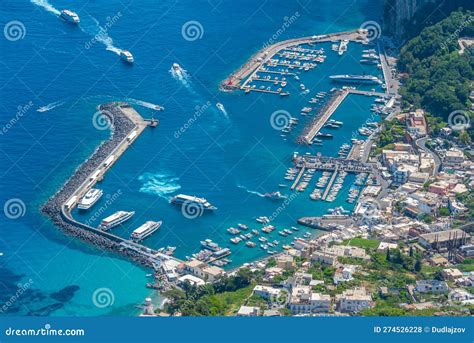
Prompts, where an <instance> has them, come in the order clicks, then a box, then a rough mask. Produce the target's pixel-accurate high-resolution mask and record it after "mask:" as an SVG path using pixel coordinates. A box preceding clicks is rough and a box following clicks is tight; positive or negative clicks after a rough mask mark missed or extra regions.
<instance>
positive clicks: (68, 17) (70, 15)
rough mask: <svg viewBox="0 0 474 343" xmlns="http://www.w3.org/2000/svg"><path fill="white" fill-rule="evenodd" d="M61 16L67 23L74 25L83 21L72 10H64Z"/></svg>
mask: <svg viewBox="0 0 474 343" xmlns="http://www.w3.org/2000/svg"><path fill="white" fill-rule="evenodd" d="M59 16H60V17H61V18H62V19H64V20H65V21H67V22H69V23H72V24H79V22H80V21H81V20H80V19H79V16H78V15H77V13H76V12H73V11H70V10H62V11H61V14H60V15H59Z"/></svg>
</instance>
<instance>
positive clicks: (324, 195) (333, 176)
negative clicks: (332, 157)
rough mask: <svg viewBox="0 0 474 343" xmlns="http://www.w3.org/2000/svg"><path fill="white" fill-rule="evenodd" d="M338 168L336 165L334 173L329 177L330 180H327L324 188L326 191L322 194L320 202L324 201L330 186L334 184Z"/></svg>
mask: <svg viewBox="0 0 474 343" xmlns="http://www.w3.org/2000/svg"><path fill="white" fill-rule="evenodd" d="M338 168H339V165H336V169H334V173H333V174H332V176H331V180H329V183H328V186H327V187H326V190H325V191H324V194H323V196H322V197H321V200H326V198H327V196H328V193H329V191H330V190H331V187H332V184H333V183H334V180H335V179H336V176H337V170H338Z"/></svg>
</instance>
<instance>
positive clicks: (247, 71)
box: [220, 30, 367, 91]
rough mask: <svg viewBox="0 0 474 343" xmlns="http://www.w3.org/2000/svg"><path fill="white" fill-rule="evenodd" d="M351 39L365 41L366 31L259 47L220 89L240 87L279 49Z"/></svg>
mask: <svg viewBox="0 0 474 343" xmlns="http://www.w3.org/2000/svg"><path fill="white" fill-rule="evenodd" d="M344 39H347V40H352V41H355V40H357V41H365V40H367V32H364V31H361V30H357V31H345V32H337V33H332V34H327V35H315V36H311V37H302V38H295V39H288V40H285V41H282V42H278V43H275V44H273V45H270V46H266V47H264V48H263V49H260V50H259V51H258V52H257V53H255V54H254V55H253V56H252V57H250V59H249V61H248V62H247V63H245V64H244V65H243V66H241V67H240V68H239V69H238V70H237V71H236V72H234V73H233V74H232V75H230V76H229V77H228V78H227V79H225V80H224V81H223V82H222V83H221V87H220V88H221V90H225V91H233V90H236V89H239V88H240V87H241V85H240V83H241V82H242V80H244V79H246V78H248V77H249V76H250V75H253V74H254V73H255V72H256V71H257V70H258V68H259V67H261V66H263V65H264V64H265V63H266V62H268V61H269V60H270V59H271V58H272V57H273V56H274V55H275V54H276V53H278V52H279V51H281V50H284V49H287V48H290V47H294V46H298V45H301V44H313V43H321V42H330V41H334V40H344Z"/></svg>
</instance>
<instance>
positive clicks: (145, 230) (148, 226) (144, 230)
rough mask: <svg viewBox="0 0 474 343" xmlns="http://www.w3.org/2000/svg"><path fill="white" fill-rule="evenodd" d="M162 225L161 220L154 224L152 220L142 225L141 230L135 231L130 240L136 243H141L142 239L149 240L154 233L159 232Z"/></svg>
mask: <svg viewBox="0 0 474 343" xmlns="http://www.w3.org/2000/svg"><path fill="white" fill-rule="evenodd" d="M161 224H163V222H162V221H161V220H160V221H159V222H154V221H152V220H149V221H147V222H146V223H145V224H143V225H141V226H140V227H139V228H137V229H136V230H134V231H133V232H132V235H131V236H130V238H131V239H132V240H134V241H136V242H138V241H141V240H142V239H145V238H147V237H148V236H150V235H151V234H152V233H153V232H155V231H156V230H158V229H159V228H160V226H161Z"/></svg>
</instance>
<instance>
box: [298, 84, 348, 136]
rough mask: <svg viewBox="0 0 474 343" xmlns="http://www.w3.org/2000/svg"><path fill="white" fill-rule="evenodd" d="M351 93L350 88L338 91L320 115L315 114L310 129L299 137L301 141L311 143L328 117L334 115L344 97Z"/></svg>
mask: <svg viewBox="0 0 474 343" xmlns="http://www.w3.org/2000/svg"><path fill="white" fill-rule="evenodd" d="M348 94H349V91H348V90H342V91H336V92H335V93H334V95H333V97H332V98H331V99H330V100H329V102H328V103H327V104H326V106H324V107H323V108H321V110H320V111H321V112H320V114H319V115H317V116H315V118H314V120H313V121H312V122H311V123H310V126H309V129H307V132H306V133H305V134H304V136H303V137H300V138H299V141H300V142H304V143H306V144H311V142H312V141H313V139H314V137H316V135H317V134H318V132H319V130H321V128H322V127H323V126H324V124H326V122H327V121H328V119H329V118H330V117H331V116H332V115H333V113H334V112H335V111H336V109H337V108H338V107H339V105H340V104H341V103H342V102H343V101H344V99H345V98H346V97H347V95H348Z"/></svg>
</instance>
